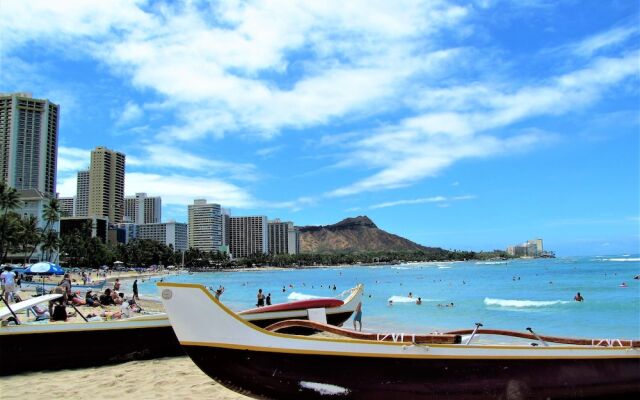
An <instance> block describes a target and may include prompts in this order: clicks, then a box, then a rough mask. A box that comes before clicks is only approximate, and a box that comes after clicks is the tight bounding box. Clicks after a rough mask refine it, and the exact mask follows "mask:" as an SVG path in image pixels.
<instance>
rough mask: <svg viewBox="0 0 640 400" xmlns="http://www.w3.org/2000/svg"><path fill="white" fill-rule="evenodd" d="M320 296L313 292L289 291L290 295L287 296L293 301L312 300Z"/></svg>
mask: <svg viewBox="0 0 640 400" xmlns="http://www.w3.org/2000/svg"><path fill="white" fill-rule="evenodd" d="M319 298H320V296H314V295H312V294H304V293H298V292H291V293H289V296H287V299H289V300H291V301H297V300H311V299H319Z"/></svg>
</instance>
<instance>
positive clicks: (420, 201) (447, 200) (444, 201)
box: [369, 195, 476, 210]
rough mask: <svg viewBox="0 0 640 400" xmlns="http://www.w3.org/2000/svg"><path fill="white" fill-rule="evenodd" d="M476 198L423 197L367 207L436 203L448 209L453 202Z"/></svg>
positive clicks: (471, 196) (466, 196)
mask: <svg viewBox="0 0 640 400" xmlns="http://www.w3.org/2000/svg"><path fill="white" fill-rule="evenodd" d="M475 198H476V196H473V195H464V196H453V197H446V196H432V197H423V198H419V199H412V200H396V201H388V202H385V203H380V204H374V205H372V206H369V208H370V209H372V210H375V209H377V208H388V207H397V206H404V205H411V204H425V203H436V204H438V205H439V206H441V207H449V203H450V202H453V201H461V200H472V199H475Z"/></svg>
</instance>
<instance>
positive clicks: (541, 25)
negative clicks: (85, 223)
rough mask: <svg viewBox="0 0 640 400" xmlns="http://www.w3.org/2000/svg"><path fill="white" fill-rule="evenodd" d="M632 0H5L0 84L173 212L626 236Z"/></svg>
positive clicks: (636, 22)
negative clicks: (51, 116) (35, 103)
mask: <svg viewBox="0 0 640 400" xmlns="http://www.w3.org/2000/svg"><path fill="white" fill-rule="evenodd" d="M639 4H640V3H638V2H637V1H607V2H600V1H588V2H579V1H542V0H540V1H537V0H521V1H497V0H496V1H494V0H480V1H469V2H462V1H461V2H451V1H437V0H436V1H424V2H423V1H402V0H400V1H386V0H363V1H360V0H350V1H347V2H345V1H268V2H262V1H221V2H211V3H209V2H203V1H184V2H179V1H175V2H174V1H171V2H165V1H125V0H111V1H101V0H79V1H55V2H53V1H50V0H45V1H33V0H32V1H28V2H26V1H12V2H3V3H2V6H1V7H0V20H2V24H0V91H2V92H17V91H20V92H30V93H32V94H33V96H34V97H36V98H47V99H49V100H51V101H52V102H54V103H56V104H59V105H60V113H61V117H60V118H61V119H60V128H59V149H58V182H57V185H58V186H57V187H58V192H59V193H60V195H61V196H73V195H75V192H76V173H77V171H79V170H82V169H86V168H87V167H88V164H89V158H90V151H91V150H92V149H93V148H95V147H96V146H106V147H108V148H110V149H113V150H118V151H121V152H123V153H125V154H126V157H127V158H126V177H125V193H126V194H127V195H133V194H134V193H136V192H146V193H148V195H151V196H161V197H162V205H163V210H162V213H163V214H162V215H163V220H170V219H174V220H177V221H184V222H186V221H187V205H188V204H190V203H192V202H193V200H194V199H196V198H206V199H207V200H209V201H211V202H216V203H219V204H221V205H222V206H223V207H225V208H228V209H230V210H231V213H232V215H267V216H268V217H269V218H270V219H273V218H280V219H282V220H291V221H293V222H294V223H295V224H296V225H327V224H332V223H335V222H338V221H340V220H342V219H343V218H346V217H353V216H358V215H367V216H369V217H370V218H371V219H372V220H373V221H374V222H375V223H376V224H377V225H378V227H380V228H381V229H384V230H386V231H388V232H391V233H395V234H398V235H401V236H404V237H407V238H408V239H411V240H413V241H416V242H418V243H420V244H423V245H426V246H437V247H443V248H445V249H466V250H476V251H479V250H493V249H504V248H506V247H507V246H509V245H513V244H518V243H522V242H524V241H526V240H527V239H533V238H543V240H544V245H545V249H549V250H555V251H556V253H557V254H558V255H567V256H568V255H606V254H625V253H639V252H640V161H639V154H640V85H639V83H640V50H639V48H640V28H639V27H640V9H639V7H640V6H639Z"/></svg>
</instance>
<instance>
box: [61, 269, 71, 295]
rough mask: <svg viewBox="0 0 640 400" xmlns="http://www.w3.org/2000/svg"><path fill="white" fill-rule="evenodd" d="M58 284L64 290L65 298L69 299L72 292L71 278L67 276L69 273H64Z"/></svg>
mask: <svg viewBox="0 0 640 400" xmlns="http://www.w3.org/2000/svg"><path fill="white" fill-rule="evenodd" d="M58 286H60V287H62V288H63V289H64V290H65V292H66V296H65V300H68V299H70V298H71V294H72V293H71V279H70V278H69V274H64V277H63V278H62V280H61V281H60V283H59V284H58Z"/></svg>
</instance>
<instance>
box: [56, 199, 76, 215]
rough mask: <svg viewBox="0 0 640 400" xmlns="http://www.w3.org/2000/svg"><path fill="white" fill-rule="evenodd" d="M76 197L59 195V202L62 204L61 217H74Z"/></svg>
mask: <svg viewBox="0 0 640 400" xmlns="http://www.w3.org/2000/svg"><path fill="white" fill-rule="evenodd" d="M75 201H76V199H75V197H58V204H59V205H60V216H61V217H73V216H74V205H75Z"/></svg>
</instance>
